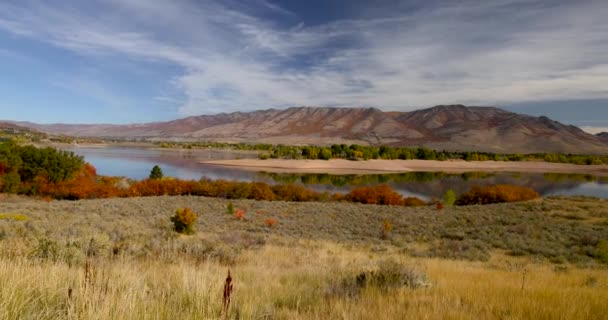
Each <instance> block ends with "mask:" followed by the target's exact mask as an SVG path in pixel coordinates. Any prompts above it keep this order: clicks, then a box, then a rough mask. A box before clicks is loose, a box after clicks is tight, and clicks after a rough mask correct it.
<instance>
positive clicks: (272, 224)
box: [264, 218, 277, 228]
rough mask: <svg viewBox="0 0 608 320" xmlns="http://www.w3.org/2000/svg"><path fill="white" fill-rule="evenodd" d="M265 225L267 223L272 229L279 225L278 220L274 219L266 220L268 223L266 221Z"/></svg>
mask: <svg viewBox="0 0 608 320" xmlns="http://www.w3.org/2000/svg"><path fill="white" fill-rule="evenodd" d="M264 223H266V225H267V226H268V228H272V227H274V225H275V224H277V220H275V219H273V218H268V219H266V221H264Z"/></svg>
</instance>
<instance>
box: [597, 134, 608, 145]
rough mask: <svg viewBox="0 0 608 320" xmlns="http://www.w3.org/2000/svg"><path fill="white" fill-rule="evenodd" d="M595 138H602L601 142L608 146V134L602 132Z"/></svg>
mask: <svg viewBox="0 0 608 320" xmlns="http://www.w3.org/2000/svg"><path fill="white" fill-rule="evenodd" d="M595 136H596V137H598V138H600V140H602V141H604V143H606V144H608V132H600V133H598V134H596V135H595Z"/></svg>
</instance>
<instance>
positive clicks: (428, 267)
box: [0, 242, 608, 320]
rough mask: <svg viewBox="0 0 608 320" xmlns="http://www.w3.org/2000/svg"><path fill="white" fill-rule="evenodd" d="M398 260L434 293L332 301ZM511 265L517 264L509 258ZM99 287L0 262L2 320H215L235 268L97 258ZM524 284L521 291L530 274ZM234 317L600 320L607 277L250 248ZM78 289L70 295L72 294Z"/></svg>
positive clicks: (496, 263) (78, 275) (370, 292)
mask: <svg viewBox="0 0 608 320" xmlns="http://www.w3.org/2000/svg"><path fill="white" fill-rule="evenodd" d="M388 256H390V257H392V258H393V259H397V260H398V261H401V262H403V263H406V264H413V265H415V266H416V268H418V269H419V270H423V271H424V272H425V273H426V274H427V276H428V278H429V279H430V280H431V281H432V286H431V287H429V288H419V289H409V288H407V287H403V288H396V289H394V290H390V291H385V290H380V289H376V288H373V287H372V288H367V289H364V290H363V291H362V292H361V294H360V295H359V296H357V297H349V296H339V295H338V296H336V295H330V294H329V290H331V284H332V282H333V281H335V278H336V277H348V276H350V275H354V274H356V273H357V272H360V271H361V270H370V269H373V268H374V266H375V263H376V262H377V261H378V260H380V259H383V258H386V257H388ZM511 259H512V258H511ZM94 268H95V270H94V274H95V275H94V277H93V279H92V280H91V284H90V285H88V286H85V285H84V284H85V283H86V281H85V273H84V269H83V268H82V267H69V266H68V265H67V264H65V263H63V262H58V263H53V262H37V261H32V260H26V259H1V260H0V282H1V283H2V284H3V286H2V287H1V288H0V318H2V319H7V320H10V319H178V318H182V319H212V318H220V317H221V314H222V308H223V307H222V289H223V282H224V278H225V276H226V270H227V268H226V267H224V266H223V265H221V264H220V263H218V262H216V261H212V260H210V261H206V262H203V263H192V262H173V263H167V262H160V261H153V260H143V261H142V260H129V259H127V260H124V259H119V260H97V261H95V266H94ZM524 268H525V270H526V279H525V281H526V283H525V287H524V289H523V290H522V275H523V270H524ZM232 276H233V281H234V285H235V287H234V288H235V290H234V293H233V295H232V304H231V307H230V311H229V313H228V318H236V317H237V315H238V317H240V318H242V319H260V318H262V319H404V318H409V319H420V318H427V319H445V318H450V319H471V318H476V319H504V318H510V319H602V318H603V317H604V316H605V315H606V312H608V306H607V305H606V303H605V302H606V301H608V282H607V280H606V279H608V271H607V270H605V269H567V270H566V271H564V270H561V269H559V270H558V269H554V268H553V267H552V266H550V265H547V264H535V263H527V264H524V263H522V264H517V263H515V264H514V263H513V262H511V261H510V260H504V259H502V258H493V259H492V260H491V261H490V262H489V263H481V262H467V261H449V260H440V259H412V258H409V257H406V256H403V255H400V254H396V253H388V252H387V253H383V254H371V256H370V253H369V252H368V251H365V250H350V249H345V248H344V247H342V246H338V245H335V244H331V243H327V242H322V243H317V242H309V243H299V244H297V245H296V246H295V247H285V246H274V245H269V246H266V247H264V248H261V249H257V250H253V251H247V252H245V253H243V254H242V255H240V256H239V259H238V263H237V264H236V265H235V266H234V267H232ZM69 288H73V293H72V298H71V299H68V294H67V293H68V290H69Z"/></svg>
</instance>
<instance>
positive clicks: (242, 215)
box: [234, 209, 245, 220]
mask: <svg viewBox="0 0 608 320" xmlns="http://www.w3.org/2000/svg"><path fill="white" fill-rule="evenodd" d="M234 216H235V217H236V218H237V219H239V220H243V218H245V210H243V209H236V212H235V213H234Z"/></svg>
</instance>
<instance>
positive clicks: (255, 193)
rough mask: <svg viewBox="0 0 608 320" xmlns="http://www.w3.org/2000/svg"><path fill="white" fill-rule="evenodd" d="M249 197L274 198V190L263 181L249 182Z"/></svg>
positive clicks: (257, 198) (259, 198)
mask: <svg viewBox="0 0 608 320" xmlns="http://www.w3.org/2000/svg"><path fill="white" fill-rule="evenodd" d="M249 198H250V199H255V200H269V201H270V200H272V199H274V192H272V188H271V187H270V186H269V185H268V184H266V183H263V182H253V183H252V184H251V191H250V193H249Z"/></svg>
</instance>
